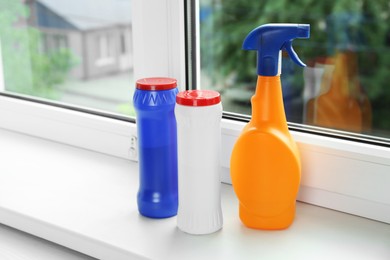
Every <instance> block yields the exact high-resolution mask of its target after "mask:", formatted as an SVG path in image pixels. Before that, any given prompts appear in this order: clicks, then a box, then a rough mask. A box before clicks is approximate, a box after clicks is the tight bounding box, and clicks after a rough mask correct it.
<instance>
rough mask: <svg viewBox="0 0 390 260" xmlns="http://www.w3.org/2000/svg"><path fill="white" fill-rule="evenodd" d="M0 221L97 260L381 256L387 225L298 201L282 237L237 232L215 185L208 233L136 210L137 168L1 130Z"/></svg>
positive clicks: (229, 201)
mask: <svg viewBox="0 0 390 260" xmlns="http://www.w3.org/2000/svg"><path fill="white" fill-rule="evenodd" d="M0 143H1V146H0V156H1V160H0V161H1V163H0V222H1V223H3V224H5V225H8V226H11V227H14V228H17V229H20V230H23V231H25V232H28V233H31V234H33V235H36V236H39V237H42V238H44V239H47V240H50V241H53V242H55V243H58V244H60V245H63V246H66V247H69V248H71V249H74V250H76V251H79V252H82V253H85V254H87V255H91V256H94V257H96V258H99V259H115V260H120V259H145V258H146V259H259V258H260V257H261V258H264V259H332V258H335V259H389V256H390V225H388V224H385V223H381V222H376V221H372V220H368V219H364V218H360V217H356V216H352V215H348V214H344V213H340V212H336V211H332V210H329V209H324V208H320V207H316V206H312V205H309V204H304V203H298V206H297V216H296V220H295V222H294V224H293V225H292V226H291V227H290V228H289V229H288V230H285V231H276V232H266V231H257V230H251V229H247V228H245V227H244V226H243V225H242V224H241V223H240V221H239V219H238V214H237V200H236V198H235V195H234V193H233V190H232V187H231V186H230V185H226V184H222V200H223V201H222V203H223V204H222V207H223V213H224V227H223V229H222V230H221V231H220V232H217V233H214V234H211V235H207V236H191V235H187V234H184V233H182V232H181V231H179V230H178V229H177V228H176V218H175V217H173V218H169V219H163V220H152V219H147V218H143V217H141V216H140V215H139V214H138V211H137V207H136V200H135V198H136V192H137V187H138V174H137V163H134V162H131V161H128V160H124V159H120V158H116V157H112V156H108V155H104V154H100V153H96V152H92V151H87V150H84V149H80V148H75V147H72V146H68V145H63V144H58V143H55V142H51V141H46V140H43V139H39V138H35V137H30V136H27V135H23V134H18V133H14V132H10V131H6V130H0Z"/></svg>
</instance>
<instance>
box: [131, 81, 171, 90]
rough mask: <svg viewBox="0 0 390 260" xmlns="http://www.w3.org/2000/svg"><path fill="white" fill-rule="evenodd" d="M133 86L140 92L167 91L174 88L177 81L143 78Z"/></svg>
mask: <svg viewBox="0 0 390 260" xmlns="http://www.w3.org/2000/svg"><path fill="white" fill-rule="evenodd" d="M135 86H136V88H137V89H141V90H168V89H173V88H176V86H177V81H176V79H173V78H144V79H139V80H137V82H136V84H135Z"/></svg>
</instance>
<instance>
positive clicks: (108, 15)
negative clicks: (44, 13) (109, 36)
mask: <svg viewBox="0 0 390 260" xmlns="http://www.w3.org/2000/svg"><path fill="white" fill-rule="evenodd" d="M37 2H39V3H40V4H42V5H44V6H45V7H46V8H48V9H50V10H51V11H52V12H54V13H55V14H57V15H59V16H61V17H62V18H63V19H65V20H66V21H67V22H68V23H70V24H72V25H73V26H74V27H76V28H77V29H79V30H90V29H96V28H102V27H108V26H112V25H117V24H131V9H130V8H131V0H66V1H60V0H37Z"/></svg>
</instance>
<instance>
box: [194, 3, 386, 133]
mask: <svg viewBox="0 0 390 260" xmlns="http://www.w3.org/2000/svg"><path fill="white" fill-rule="evenodd" d="M200 5H201V7H200V10H201V27H200V32H201V45H200V47H201V64H202V65H201V66H202V71H204V73H207V76H208V77H209V78H210V79H211V82H212V84H213V85H220V86H222V88H234V87H235V86H238V85H240V83H243V82H251V83H252V85H253V86H254V85H255V80H256V76H255V75H256V70H255V69H256V55H255V54H254V52H249V51H243V50H242V49H241V46H242V42H243V40H244V38H245V37H246V35H247V34H248V33H249V32H250V31H251V30H252V29H254V28H255V27H257V26H260V25H262V24H266V23H308V24H310V25H311V35H310V39H309V40H299V39H297V40H295V41H294V43H293V46H294V49H295V50H296V52H297V53H298V54H299V56H300V58H301V59H302V60H303V61H304V62H306V63H310V62H311V61H312V60H315V59H316V58H318V57H330V56H332V55H334V54H335V53H336V52H338V51H346V50H348V51H353V52H354V53H356V55H357V58H358V70H359V71H358V72H359V78H360V82H361V85H362V87H363V88H364V90H365V92H366V93H367V95H368V97H369V98H370V101H371V105H372V111H373V122H372V123H373V124H372V125H373V128H375V129H377V130H379V131H386V132H387V136H390V117H389V112H390V88H389V87H388V86H387V85H388V82H390V73H389V69H390V2H389V1H388V0H376V1H369V0H359V1H356V0H339V1H318V0H263V1H252V0H239V1H234V0H201V1H200ZM294 70H295V72H296V73H295V75H294V76H293V79H291V81H292V82H293V83H294V84H293V85H295V88H299V89H301V90H302V88H303V77H302V74H303V73H302V70H301V69H299V68H295V69H294ZM232 79H233V80H232ZM293 87H294V86H293ZM232 112H234V111H232Z"/></svg>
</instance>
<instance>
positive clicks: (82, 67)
mask: <svg viewBox="0 0 390 260" xmlns="http://www.w3.org/2000/svg"><path fill="white" fill-rule="evenodd" d="M130 8H131V0H66V1H63V0H0V43H1V48H0V50H1V59H0V66H1V67H0V68H2V69H0V76H1V77H0V91H6V92H13V93H18V94H24V95H30V96H34V97H39V98H44V99H50V100H54V101H59V102H62V103H67V104H72V105H77V106H81V107H87V108H92V109H97V110H103V111H108V112H113V113H118V114H125V115H130V116H133V115H134V110H133V107H132V104H131V100H132V95H133V93H132V91H133V89H134V87H133V85H134V79H133V60H132V56H133V51H132V23H131V9H130Z"/></svg>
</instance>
